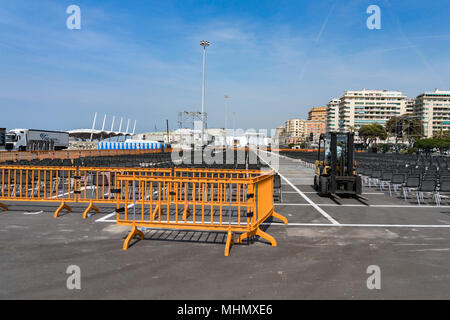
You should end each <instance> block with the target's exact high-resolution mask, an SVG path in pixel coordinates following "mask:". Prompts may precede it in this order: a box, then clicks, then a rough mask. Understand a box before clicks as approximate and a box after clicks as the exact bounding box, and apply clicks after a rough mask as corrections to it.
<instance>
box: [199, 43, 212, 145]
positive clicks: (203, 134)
mask: <svg viewBox="0 0 450 320" xmlns="http://www.w3.org/2000/svg"><path fill="white" fill-rule="evenodd" d="M200 45H201V46H202V47H203V80H202V139H201V141H202V146H203V145H204V144H205V143H204V136H205V62H206V47H209V45H210V43H209V41H206V40H202V41H200Z"/></svg>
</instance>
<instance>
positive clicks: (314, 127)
mask: <svg viewBox="0 0 450 320" xmlns="http://www.w3.org/2000/svg"><path fill="white" fill-rule="evenodd" d="M325 130H326V122H325V121H322V120H308V121H305V136H304V137H305V138H309V137H310V136H311V134H312V136H313V140H314V141H318V140H319V137H320V135H321V134H322V133H325Z"/></svg>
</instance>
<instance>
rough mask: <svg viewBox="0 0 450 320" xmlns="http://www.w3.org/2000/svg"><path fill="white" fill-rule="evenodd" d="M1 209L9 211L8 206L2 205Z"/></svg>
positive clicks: (0, 204)
mask: <svg viewBox="0 0 450 320" xmlns="http://www.w3.org/2000/svg"><path fill="white" fill-rule="evenodd" d="M0 208H2V209H3V210H5V211H8V206H7V205H6V204H3V203H0Z"/></svg>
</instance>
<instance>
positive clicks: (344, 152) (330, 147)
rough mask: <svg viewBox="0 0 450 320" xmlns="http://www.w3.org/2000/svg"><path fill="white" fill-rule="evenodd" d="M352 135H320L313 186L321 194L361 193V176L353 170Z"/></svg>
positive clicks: (332, 133) (351, 133)
mask: <svg viewBox="0 0 450 320" xmlns="http://www.w3.org/2000/svg"><path fill="white" fill-rule="evenodd" d="M354 137H355V136H354V133H353V132H349V133H337V132H330V133H327V134H322V135H321V136H320V139H319V150H318V152H317V161H316V175H315V177H314V187H315V188H316V190H318V191H319V193H320V194H321V195H336V194H353V195H358V194H361V191H362V190H361V189H362V186H361V177H360V176H358V175H357V174H356V171H355V161H354Z"/></svg>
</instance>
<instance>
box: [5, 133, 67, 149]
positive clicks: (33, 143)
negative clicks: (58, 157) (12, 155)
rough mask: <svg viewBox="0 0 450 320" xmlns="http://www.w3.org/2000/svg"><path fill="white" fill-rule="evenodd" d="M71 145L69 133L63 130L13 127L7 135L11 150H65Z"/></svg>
mask: <svg viewBox="0 0 450 320" xmlns="http://www.w3.org/2000/svg"><path fill="white" fill-rule="evenodd" d="M68 147H69V134H68V133H67V132H62V131H48V130H35V129H13V130H10V131H9V132H8V133H7V134H6V137H5V149H6V150H11V151H34V150H63V149H67V148H68Z"/></svg>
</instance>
